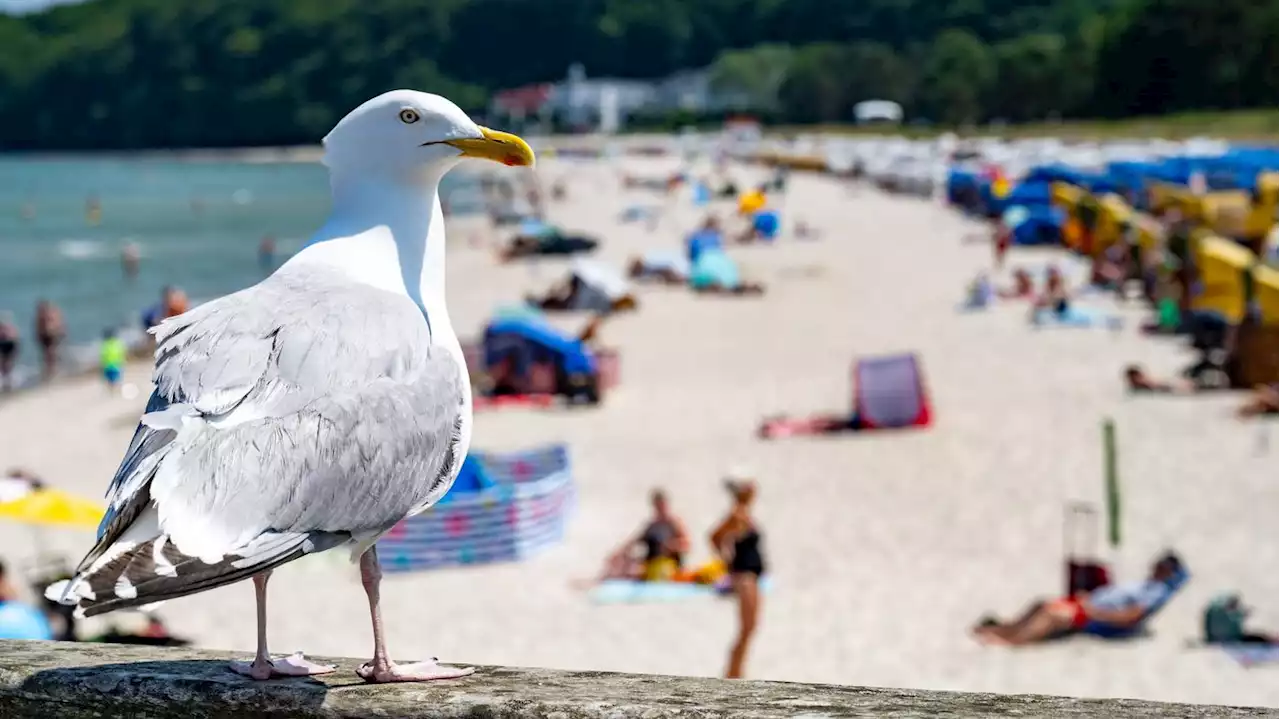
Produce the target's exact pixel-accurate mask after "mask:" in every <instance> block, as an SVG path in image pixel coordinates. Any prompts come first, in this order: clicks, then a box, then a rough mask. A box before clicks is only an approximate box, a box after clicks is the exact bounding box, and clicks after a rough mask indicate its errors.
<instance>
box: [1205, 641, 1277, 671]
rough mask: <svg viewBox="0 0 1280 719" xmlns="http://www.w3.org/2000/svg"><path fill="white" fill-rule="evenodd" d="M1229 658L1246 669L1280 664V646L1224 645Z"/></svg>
mask: <svg viewBox="0 0 1280 719" xmlns="http://www.w3.org/2000/svg"><path fill="white" fill-rule="evenodd" d="M1219 646H1221V647H1222V650H1223V651H1225V652H1226V653H1227V656H1229V657H1231V658H1232V659H1234V660H1236V663H1238V664H1240V666H1244V667H1253V666H1258V665H1260V664H1275V663H1276V662H1280V645H1276V644H1222V645H1219Z"/></svg>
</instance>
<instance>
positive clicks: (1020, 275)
mask: <svg viewBox="0 0 1280 719" xmlns="http://www.w3.org/2000/svg"><path fill="white" fill-rule="evenodd" d="M1035 293H1036V283H1035V280H1033V279H1032V278H1031V273H1030V272H1028V271H1027V269H1026V268H1025V267H1019V268H1018V269H1016V270H1014V271H1013V286H1012V287H1009V288H1001V289H999V290H997V291H996V294H997V295H999V296H1000V297H1001V298H1003V299H1023V298H1027V297H1031V296H1032V295H1034V294H1035Z"/></svg>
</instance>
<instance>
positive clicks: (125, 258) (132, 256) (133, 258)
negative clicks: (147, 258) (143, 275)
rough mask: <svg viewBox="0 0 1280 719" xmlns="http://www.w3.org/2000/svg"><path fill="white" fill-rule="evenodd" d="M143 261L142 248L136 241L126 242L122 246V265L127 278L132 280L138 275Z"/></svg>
mask: <svg viewBox="0 0 1280 719" xmlns="http://www.w3.org/2000/svg"><path fill="white" fill-rule="evenodd" d="M141 262H142V250H140V249H139V248H138V244H137V243H136V242H126V243H124V247H122V248H120V265H121V268H122V269H123V270H124V277H125V279H126V280H132V279H134V278H136V277H137V276H138V266H139V264H140V263H141Z"/></svg>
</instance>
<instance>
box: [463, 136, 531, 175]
mask: <svg viewBox="0 0 1280 719" xmlns="http://www.w3.org/2000/svg"><path fill="white" fill-rule="evenodd" d="M480 134H482V135H484V137H478V138H474V139H472V138H468V139H465V140H447V141H445V144H446V145H452V146H453V147H456V148H458V149H459V150H461V151H462V156H463V157H478V158H481V159H484V160H493V161H494V162H501V163H502V164H504V165H509V166H511V167H533V163H534V157H533V148H531V147H529V143H527V142H525V141H524V140H522V139H520V138H519V137H516V136H515V135H512V134H511V133H509V132H498V131H497V130H490V129H489V128H487V127H482V128H480Z"/></svg>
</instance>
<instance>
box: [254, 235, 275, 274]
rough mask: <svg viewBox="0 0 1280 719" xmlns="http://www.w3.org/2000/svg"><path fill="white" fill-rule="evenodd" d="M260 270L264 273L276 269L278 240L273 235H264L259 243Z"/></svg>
mask: <svg viewBox="0 0 1280 719" xmlns="http://www.w3.org/2000/svg"><path fill="white" fill-rule="evenodd" d="M258 268H259V269H261V270H262V271H263V272H274V271H275V269H276V238H275V237H274V236H273V235H263V236H262V241H261V242H259V243H258Z"/></svg>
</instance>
